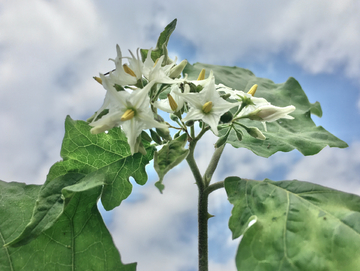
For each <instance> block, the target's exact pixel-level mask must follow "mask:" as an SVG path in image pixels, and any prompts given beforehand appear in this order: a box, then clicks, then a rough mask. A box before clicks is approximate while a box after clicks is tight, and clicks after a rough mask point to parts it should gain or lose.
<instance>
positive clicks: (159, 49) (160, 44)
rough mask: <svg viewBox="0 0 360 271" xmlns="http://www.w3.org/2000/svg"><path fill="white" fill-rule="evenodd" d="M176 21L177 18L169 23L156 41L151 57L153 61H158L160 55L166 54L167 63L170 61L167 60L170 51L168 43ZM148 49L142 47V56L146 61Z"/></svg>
mask: <svg viewBox="0 0 360 271" xmlns="http://www.w3.org/2000/svg"><path fill="white" fill-rule="evenodd" d="M176 22H177V19H174V20H173V21H172V22H171V23H169V24H168V25H167V26H166V27H165V29H164V31H163V32H161V34H160V36H159V38H158V40H157V43H156V48H155V49H154V50H152V51H151V58H152V60H153V61H156V60H157V59H158V58H159V57H161V56H162V55H165V59H164V60H165V63H167V64H170V63H168V61H167V57H168V51H167V45H168V42H169V39H170V36H171V34H172V32H173V31H174V30H175V27H176ZM148 51H149V50H147V49H141V50H140V52H141V57H142V59H143V61H145V59H146V57H147V54H148Z"/></svg>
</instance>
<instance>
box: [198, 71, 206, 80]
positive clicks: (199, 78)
mask: <svg viewBox="0 0 360 271" xmlns="http://www.w3.org/2000/svg"><path fill="white" fill-rule="evenodd" d="M204 79H205V69H202V70H201V72H200V74H199V77H198V79H197V80H198V81H199V80H204Z"/></svg>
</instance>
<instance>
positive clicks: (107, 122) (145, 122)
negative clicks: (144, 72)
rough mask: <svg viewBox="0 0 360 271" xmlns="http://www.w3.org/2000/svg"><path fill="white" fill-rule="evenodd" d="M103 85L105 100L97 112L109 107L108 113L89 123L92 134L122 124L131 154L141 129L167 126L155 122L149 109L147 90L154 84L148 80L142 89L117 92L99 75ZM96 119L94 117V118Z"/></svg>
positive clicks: (135, 146) (133, 151)
mask: <svg viewBox="0 0 360 271" xmlns="http://www.w3.org/2000/svg"><path fill="white" fill-rule="evenodd" d="M100 76H101V79H102V82H103V86H104V88H105V89H106V90H107V93H106V96H105V101H104V104H103V105H102V107H101V108H100V110H99V111H98V112H101V111H102V110H104V109H109V113H108V114H106V115H105V116H103V117H101V118H100V119H99V120H96V121H93V122H92V123H90V125H91V126H93V128H92V129H91V130H90V132H91V133H92V134H98V133H102V132H105V131H106V130H109V129H111V128H113V127H115V126H122V128H123V130H124V132H125V135H126V137H127V139H128V143H129V145H130V151H131V154H134V153H136V152H138V150H139V146H138V144H137V138H138V137H139V135H140V134H141V132H142V130H145V129H150V128H167V125H166V124H163V123H160V122H157V121H156V120H155V119H154V114H153V112H152V111H151V109H150V107H149V105H150V98H149V96H148V92H149V90H150V89H151V87H152V86H153V85H154V82H150V83H149V84H147V85H146V86H145V87H144V88H142V89H137V90H134V91H133V92H132V93H129V92H127V91H119V92H117V91H116V89H115V88H114V86H113V85H112V83H111V80H109V79H108V78H107V77H105V76H103V75H100ZM94 119H96V118H94Z"/></svg>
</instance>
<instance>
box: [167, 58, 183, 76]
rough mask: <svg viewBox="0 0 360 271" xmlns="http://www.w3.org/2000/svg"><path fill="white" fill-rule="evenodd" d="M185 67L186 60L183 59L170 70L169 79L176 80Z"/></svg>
mask: <svg viewBox="0 0 360 271" xmlns="http://www.w3.org/2000/svg"><path fill="white" fill-rule="evenodd" d="M186 65H187V60H185V59H184V60H183V61H181V62H180V64H179V65H176V66H175V67H173V68H171V70H170V75H169V77H170V78H178V77H179V76H180V75H181V73H182V71H183V70H184V68H185V66H186Z"/></svg>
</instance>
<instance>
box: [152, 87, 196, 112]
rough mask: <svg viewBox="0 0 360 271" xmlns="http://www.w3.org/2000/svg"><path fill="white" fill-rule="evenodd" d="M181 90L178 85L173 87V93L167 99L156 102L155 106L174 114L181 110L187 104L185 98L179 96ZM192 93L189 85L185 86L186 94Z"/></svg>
mask: <svg viewBox="0 0 360 271" xmlns="http://www.w3.org/2000/svg"><path fill="white" fill-rule="evenodd" d="M179 93H180V89H179V86H178V85H177V84H173V85H171V91H170V93H169V94H168V97H167V98H166V99H162V100H160V101H156V102H154V106H155V107H157V108H159V109H160V110H162V111H165V112H168V113H173V112H177V111H179V110H181V109H182V108H183V106H184V103H185V98H184V97H183V96H181V95H179ZM187 93H190V87H189V85H187V84H186V85H185V86H184V94H187Z"/></svg>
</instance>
